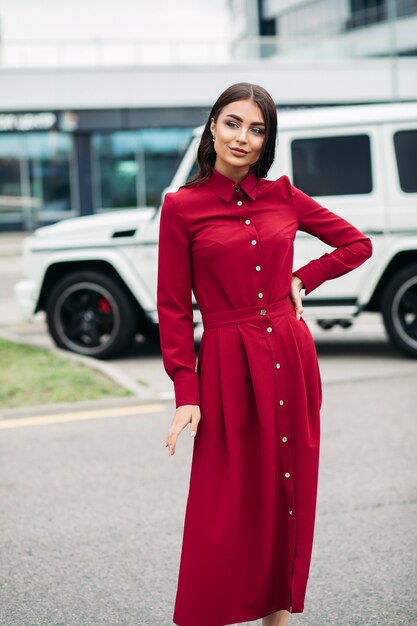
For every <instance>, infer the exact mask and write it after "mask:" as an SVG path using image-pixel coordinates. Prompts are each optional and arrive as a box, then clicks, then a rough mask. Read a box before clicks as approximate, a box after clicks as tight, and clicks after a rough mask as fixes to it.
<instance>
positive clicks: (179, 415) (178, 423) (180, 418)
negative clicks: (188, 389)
mask: <svg viewBox="0 0 417 626" xmlns="http://www.w3.org/2000/svg"><path fill="white" fill-rule="evenodd" d="M200 418H201V413H200V407H199V405H198V404H183V405H181V406H179V407H177V410H176V411H175V415H174V417H173V420H172V424H171V426H170V427H169V430H168V436H167V438H166V440H165V447H166V448H168V452H169V455H170V456H172V455H173V454H174V453H175V444H176V441H177V437H178V435H179V434H180V433H181V432H182V431H183V430H184V428H185V427H186V426H187V424H189V423H190V422H191V426H190V435H191V436H192V437H195V436H196V434H197V428H198V423H199V421H200Z"/></svg>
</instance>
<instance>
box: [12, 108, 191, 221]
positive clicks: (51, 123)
mask: <svg viewBox="0 0 417 626" xmlns="http://www.w3.org/2000/svg"><path fill="white" fill-rule="evenodd" d="M40 116H43V118H42V117H40ZM0 117H1V119H0V230H33V229H34V228H36V227H38V226H41V225H44V224H49V223H53V222H56V221H58V220H61V219H63V218H68V217H75V216H78V215H88V214H91V213H100V212H104V211H113V210H117V209H133V208H137V207H150V206H152V207H154V206H157V205H158V204H159V202H160V198H161V193H162V191H163V189H164V188H165V187H166V186H167V185H168V184H169V182H170V180H171V178H172V175H173V174H174V172H175V170H176V167H177V165H178V163H179V161H180V159H181V158H182V156H183V154H184V152H185V150H186V148H187V146H188V143H189V141H190V139H191V135H192V131H193V128H194V127H195V126H196V125H198V124H200V123H201V121H202V120H203V114H202V112H201V110H200V111H191V110H186V111H181V110H177V111H175V110H170V111H169V113H168V114H167V112H166V111H165V112H164V111H159V112H158V111H157V110H154V111H143V110H140V111H129V112H126V111H107V112H106V111H97V112H95V114H94V112H91V111H88V112H82V111H80V112H74V111H72V112H54V113H51V112H49V113H46V112H44V113H35V114H33V113H6V114H5V113H2V114H1V115H0ZM140 118H143V119H142V120H141V119H140ZM145 124H146V127H145ZM141 125H143V126H144V127H142V128H141V127H140V126H141ZM42 126H43V127H44V128H42ZM132 126H136V127H134V128H132Z"/></svg>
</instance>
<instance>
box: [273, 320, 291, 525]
mask: <svg viewBox="0 0 417 626" xmlns="http://www.w3.org/2000/svg"><path fill="white" fill-rule="evenodd" d="M268 328H271V331H270V335H269V337H270V339H269V338H268V341H269V342H270V345H271V355H272V359H273V360H272V366H273V368H274V376H275V398H276V404H275V406H276V409H275V414H276V427H277V431H276V432H277V446H278V449H277V455H278V459H279V462H278V467H277V468H276V471H277V480H278V481H279V482H281V483H282V485H283V489H284V493H285V498H286V504H287V509H288V513H289V515H290V516H291V517H293V516H294V515H295V498H294V481H293V457H292V446H291V438H290V437H289V434H290V428H289V419H288V411H287V408H288V407H287V398H286V394H285V363H283V362H282V359H281V358H280V357H279V356H278V354H277V350H276V346H275V345H274V344H275V341H274V335H273V332H272V330H273V327H272V325H271V326H267V328H266V330H267V332H268ZM274 357H275V358H274Z"/></svg>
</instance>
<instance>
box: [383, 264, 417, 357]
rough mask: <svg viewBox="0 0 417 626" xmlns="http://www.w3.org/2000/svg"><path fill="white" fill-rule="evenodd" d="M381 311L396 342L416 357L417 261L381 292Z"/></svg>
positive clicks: (394, 342)
mask: <svg viewBox="0 0 417 626" xmlns="http://www.w3.org/2000/svg"><path fill="white" fill-rule="evenodd" d="M381 310H382V315H383V319H384V324H385V328H386V330H387V333H388V335H389V337H390V339H391V341H392V342H393V344H394V345H395V346H396V347H397V348H399V349H400V350H401V351H402V352H404V353H405V354H408V355H409V356H412V357H414V358H417V264H413V265H409V266H408V267H405V268H404V269H403V270H401V271H400V272H398V274H395V276H393V278H391V280H390V281H389V283H388V284H387V285H386V287H385V289H384V292H383V294H382V301H381Z"/></svg>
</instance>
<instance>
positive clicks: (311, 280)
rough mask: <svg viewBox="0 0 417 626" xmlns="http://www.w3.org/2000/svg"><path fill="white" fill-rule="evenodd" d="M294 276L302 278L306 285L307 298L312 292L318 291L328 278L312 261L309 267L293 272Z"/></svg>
mask: <svg viewBox="0 0 417 626" xmlns="http://www.w3.org/2000/svg"><path fill="white" fill-rule="evenodd" d="M293 274H295V275H296V276H298V278H301V280H302V281H303V285H304V293H305V295H306V296H307V295H308V294H309V293H310V292H311V291H313V290H314V289H317V287H319V286H320V285H321V284H322V283H324V281H325V280H326V277H325V276H324V275H323V272H322V271H320V268H319V267H317V264H316V262H315V261H310V263H307V265H304V266H303V267H301V268H300V269H298V270H295V271H293Z"/></svg>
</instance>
